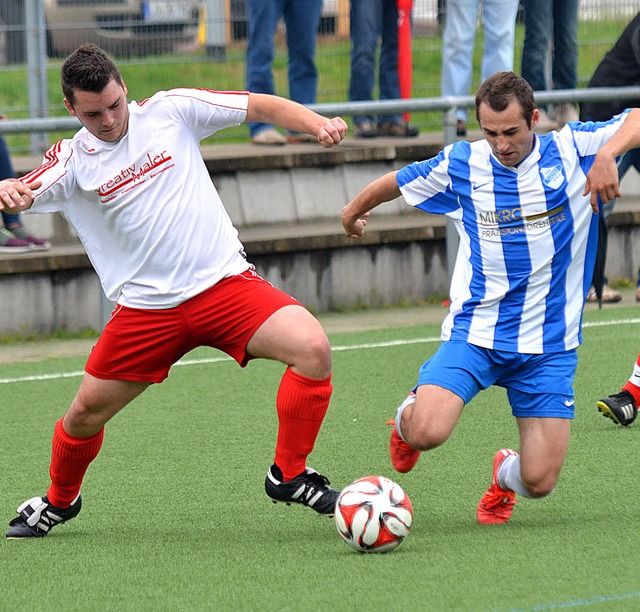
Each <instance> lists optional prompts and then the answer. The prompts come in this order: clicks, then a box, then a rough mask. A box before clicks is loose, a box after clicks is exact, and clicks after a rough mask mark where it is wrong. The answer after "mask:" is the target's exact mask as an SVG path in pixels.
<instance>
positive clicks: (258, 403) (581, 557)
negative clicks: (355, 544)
mask: <svg viewBox="0 0 640 612" xmlns="http://www.w3.org/2000/svg"><path fill="white" fill-rule="evenodd" d="M637 312H638V310H637V308H634V307H629V308H620V309H616V310H610V311H600V312H590V313H587V315H586V317H585V318H586V320H587V324H588V325H587V327H586V328H585V330H584V338H585V344H584V345H583V346H582V347H581V348H580V364H579V367H578V373H577V378H576V383H575V389H576V420H575V422H574V425H573V431H572V441H571V446H570V449H569V453H568V456H567V460H566V464H565V468H564V471H563V473H562V475H561V478H560V482H559V484H558V487H557V489H556V491H555V493H554V494H553V495H551V496H550V497H548V498H545V499H542V500H527V499H524V500H519V502H518V504H517V505H516V508H515V511H514V514H513V517H512V519H511V520H510V522H509V523H508V524H507V525H496V526H479V525H478V524H477V523H476V519H475V508H476V505H477V502H478V500H479V498H480V496H481V495H482V493H483V492H484V490H485V489H486V488H487V486H488V485H489V481H490V477H491V463H492V458H493V454H494V452H495V451H496V450H497V449H499V448H502V447H505V446H511V447H514V448H517V446H518V436H517V428H516V423H515V419H514V418H513V417H512V416H511V415H510V410H509V407H508V404H507V401H506V394H505V392H504V390H502V389H497V388H493V389H489V390H487V391H485V392H483V393H481V394H480V395H479V396H478V397H477V398H476V399H475V400H474V401H473V402H472V403H471V404H470V405H469V406H468V407H467V408H466V409H465V412H464V413H463V415H462V418H461V421H460V423H459V426H458V428H457V429H456V431H455V432H454V434H453V436H452V437H451V439H450V440H449V441H448V442H447V443H446V444H445V445H443V446H442V447H440V448H438V449H436V450H434V451H431V452H429V453H425V454H424V455H423V456H422V457H421V459H420V462H419V463H418V465H417V466H416V468H415V469H414V470H413V471H412V472H411V473H409V474H406V475H401V474H397V473H395V472H394V471H393V470H392V468H391V466H390V463H389V459H388V436H389V427H388V426H387V425H385V421H386V419H387V418H388V417H390V416H392V415H393V414H394V413H395V406H396V405H397V404H398V403H399V402H400V401H401V400H402V399H403V398H404V396H405V394H406V392H407V391H408V390H409V388H410V387H411V386H412V385H413V383H414V382H415V378H416V375H417V371H418V368H419V366H420V365H421V364H422V362H423V361H424V360H425V359H426V358H428V356H429V355H431V354H432V353H433V351H435V349H436V348H437V345H438V343H437V342H436V341H434V340H433V339H434V338H435V337H437V336H438V327H437V326H421V327H405V328H396V329H386V330H377V331H369V332H359V333H341V334H335V335H332V337H331V340H332V344H333V346H334V378H333V383H334V396H333V399H332V403H331V407H330V409H329V412H328V415H327V418H326V420H325V423H324V425H323V428H322V431H321V433H320V437H319V440H318V443H317V445H316V449H315V451H314V452H313V454H312V456H311V458H310V461H309V464H310V465H311V466H313V467H315V468H316V469H318V470H319V471H321V472H322V473H324V474H326V475H327V476H328V477H329V478H330V479H331V481H332V484H333V485H335V486H337V487H341V486H344V485H346V484H347V483H348V482H350V481H351V480H354V479H356V478H358V477H361V476H365V475H368V474H378V475H383V476H388V477H391V478H393V479H394V480H396V481H397V482H398V483H400V484H401V486H402V487H403V488H404V489H405V491H406V492H407V494H408V495H409V496H410V498H411V501H412V503H413V507H414V523H413V527H412V530H411V533H410V534H409V536H408V538H407V539H406V541H405V542H404V543H403V544H402V545H401V546H400V547H399V548H398V549H397V550H395V551H393V552H391V553H388V554H384V555H361V554H358V553H356V552H354V551H353V550H352V549H351V548H349V547H348V546H347V545H346V544H344V543H343V542H342V540H341V539H340V537H339V536H338V534H337V532H336V529H335V525H334V523H333V519H329V518H324V517H319V516H317V515H316V514H315V513H314V512H313V511H311V510H309V509H307V508H302V507H299V506H292V507H288V506H286V505H283V504H277V505H274V504H272V503H271V502H270V501H269V499H268V498H267V497H266V496H265V495H264V491H263V482H264V475H265V473H266V470H267V468H268V467H269V465H270V463H271V461H272V457H273V449H274V445H275V436H276V427H277V419H276V413H275V408H274V397H275V393H276V389H277V386H278V382H279V379H280V376H281V373H282V366H280V365H279V364H277V363H272V362H266V361H256V362H252V363H251V364H250V365H249V366H248V367H247V368H246V369H245V370H242V369H240V368H239V367H238V366H237V365H236V364H235V362H232V361H229V360H225V359H217V358H221V357H223V355H222V354H221V353H217V352H215V351H212V350H207V349H199V350H197V351H194V353H192V354H190V355H189V356H188V359H189V361H188V363H186V364H184V365H180V366H176V367H174V369H173V370H172V373H171V376H170V377H169V379H168V380H167V381H165V382H164V383H162V384H161V385H157V386H154V387H152V388H151V389H149V390H148V391H147V392H146V393H144V394H143V395H142V396H141V397H139V398H138V399H137V400H135V402H134V403H132V404H131V405H130V406H129V407H127V408H126V409H125V410H124V411H123V412H122V413H120V414H119V415H117V416H116V417H115V418H114V419H113V420H112V421H111V422H110V423H109V424H108V425H107V428H106V436H105V442H104V446H103V448H102V452H101V453H100V455H99V456H98V458H97V459H96V461H95V462H94V463H93V464H92V465H91V467H90V468H89V472H88V474H87V477H86V480H85V485H84V487H83V499H84V508H83V510H82V513H81V514H80V515H79V517H78V518H77V519H75V520H73V521H72V522H69V523H68V524H65V525H61V526H59V527H57V528H56V529H55V530H54V531H53V532H52V533H51V535H50V536H48V537H47V538H45V539H41V540H40V539H39V540H29V541H6V540H5V541H1V542H0V548H1V550H0V560H1V561H0V563H1V565H2V568H1V571H0V594H1V595H0V610H3V611H4V610H7V611H17V610H29V611H31V612H37V611H39V610H42V611H44V610H47V611H49V610H65V611H69V612H71V611H76V610H77V611H86V610H92V611H102V610H123V611H125V610H154V611H155V610H167V611H169V610H261V611H262V610H292V611H296V610H301V611H305V610H309V611H318V610H319V611H323V610H360V609H362V610H385V611H388V610H473V611H475V610H499V611H507V610H548V609H553V608H561V607H578V608H581V607H587V606H588V607H589V609H593V610H599V609H606V610H609V609H615V610H637V609H638V607H639V606H640V580H639V579H638V567H640V546H638V543H639V542H640V526H639V525H640V522H639V521H638V520H637V517H636V514H637V506H638V500H639V490H638V477H637V469H638V465H640V422H638V423H635V424H634V425H633V426H631V427H629V428H627V429H623V428H620V427H616V426H614V425H613V423H612V422H611V421H609V420H606V419H604V418H603V417H602V416H601V415H600V414H599V413H598V412H597V410H596V408H595V401H596V400H597V399H599V398H600V397H602V396H604V395H608V394H609V393H613V392H615V391H617V390H618V389H619V387H620V386H621V385H622V384H623V383H624V382H625V381H626V379H627V378H628V376H629V374H630V372H631V368H632V365H633V362H634V360H635V358H636V356H637V353H638V350H639V347H638V341H637V339H638V336H639V335H638V329H639V320H638V319H635V315H636V313H637ZM346 316H348V315H346ZM629 319H633V321H634V322H629V321H628V320H629ZM595 323H598V325H597V326H595V325H594V324H595ZM416 339H418V340H420V339H424V341H417V342H416V341H415V340H416ZM394 341H403V342H404V344H402V342H401V343H400V344H397V345H391V346H389V344H390V343H393V342H394ZM410 341H412V342H410ZM363 345H364V346H363ZM83 361H84V360H83V359H81V358H74V359H47V360H43V361H41V362H31V363H16V364H12V365H11V366H6V365H2V366H0V389H1V390H2V397H3V401H2V404H1V407H0V412H1V415H2V417H1V422H2V429H1V430H0V431H1V432H0V465H1V466H2V469H1V470H0V491H1V496H0V517H3V518H2V521H3V522H4V524H5V525H6V522H7V521H8V520H9V519H10V518H11V517H12V516H14V515H15V514H14V512H15V508H16V507H17V505H18V504H19V503H21V502H22V501H23V500H24V499H27V498H29V497H31V496H33V495H42V494H44V492H45V491H46V488H47V486H48V462H49V452H50V440H51V431H52V427H53V424H54V422H55V421H56V420H57V419H58V418H59V417H60V415H61V414H62V413H63V412H64V410H65V409H66V406H67V404H68V403H69V401H70V400H71V399H72V397H73V395H74V393H75V390H76V388H77V386H78V384H79V381H80V378H79V375H78V374H77V372H79V371H81V370H82V365H83ZM203 361H204V362H203ZM63 373H70V376H69V377H66V378H62V377H61V376H60V375H61V374H63ZM74 373H76V374H74ZM35 375H50V378H49V379H47V380H39V381H38V380H32V379H31V378H30V377H33V376H35ZM24 377H28V378H27V379H24ZM6 379H13V380H16V379H17V380H16V382H5V380H6Z"/></svg>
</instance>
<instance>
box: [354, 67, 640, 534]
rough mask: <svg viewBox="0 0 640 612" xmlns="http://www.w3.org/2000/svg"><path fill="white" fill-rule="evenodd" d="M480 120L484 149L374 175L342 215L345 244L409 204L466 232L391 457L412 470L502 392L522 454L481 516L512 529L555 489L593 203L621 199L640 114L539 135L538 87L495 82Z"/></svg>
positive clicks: (495, 481)
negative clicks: (620, 161)
mask: <svg viewBox="0 0 640 612" xmlns="http://www.w3.org/2000/svg"><path fill="white" fill-rule="evenodd" d="M476 116H477V119H478V122H479V124H480V127H481V129H482V132H483V134H484V139H483V140H480V141H477V142H472V143H469V142H465V141H459V142H456V143H454V144H452V145H450V146H447V147H445V148H444V150H443V151H442V152H441V153H440V154H439V155H437V156H436V157H434V158H432V159H429V160H426V161H421V162H416V163H414V164H411V165H410V166H407V167H405V168H403V169H401V170H399V171H397V172H390V173H389V174H387V175H385V176H383V177H381V178H379V179H378V180H376V181H374V182H373V183H371V184H370V185H368V186H367V187H365V188H364V189H363V190H362V191H361V192H360V194H358V195H357V196H356V197H355V198H354V199H353V200H352V201H351V202H349V203H348V204H347V206H345V208H344V209H343V212H342V223H343V226H344V230H345V233H346V235H347V236H350V237H360V236H362V235H363V234H364V231H365V226H366V223H367V217H368V216H369V214H370V211H371V210H372V209H373V208H375V207H376V206H378V205H379V204H381V203H383V202H386V201H389V200H393V199H395V198H397V197H399V196H400V195H402V196H403V197H404V199H405V200H406V202H407V204H409V205H410V206H413V207H416V208H420V209H422V210H424V211H425V212H428V213H433V214H443V215H446V216H447V217H449V218H450V219H452V220H453V222H454V224H455V226H456V228H457V231H458V234H459V237H460V245H459V250H458V256H457V259H456V265H455V269H454V273H453V278H452V282H451V291H450V294H451V309H450V312H449V314H448V316H447V318H446V320H445V321H444V323H443V326H442V339H443V341H444V342H443V343H442V344H441V345H440V347H439V349H438V351H437V352H436V354H435V355H434V356H433V357H432V358H431V359H430V360H428V361H427V362H426V363H425V364H424V365H423V366H422V368H421V369H420V374H419V377H418V382H417V384H416V387H415V389H414V391H412V393H411V394H410V395H409V396H408V397H407V399H406V400H405V401H404V402H403V403H402V405H401V406H400V408H399V409H398V412H397V415H396V420H395V426H394V429H393V432H392V435H391V442H390V450H391V459H392V463H393V465H394V467H395V468H396V470H398V471H400V472H408V471H409V470H411V469H412V468H413V467H414V465H415V464H416V462H417V461H418V458H419V456H420V452H421V451H424V450H429V449H432V448H435V447H437V446H439V445H440V444H442V443H443V442H445V441H446V440H447V439H448V437H449V436H450V435H451V433H452V432H453V429H454V428H455V426H456V423H457V422H458V419H459V417H460V415H461V413H462V410H463V408H464V406H465V405H466V404H467V403H469V402H470V401H471V399H473V397H475V395H476V394H477V393H478V392H479V391H481V390H483V389H485V388H487V387H489V386H492V385H497V386H501V387H504V388H505V389H506V390H507V396H508V399H509V403H510V405H511V411H512V414H513V415H514V416H515V417H516V419H517V422H518V427H519V431H520V453H516V452H515V451H513V450H511V449H502V450H500V451H498V452H497V453H496V454H495V456H494V462H493V478H492V483H491V486H490V487H489V489H488V490H487V492H486V493H485V494H484V495H483V497H482V499H481V500H480V503H479V505H478V510H477V518H478V521H479V522H480V523H482V524H490V523H505V522H507V521H508V520H509V518H510V516H511V513H512V511H513V507H514V505H515V499H516V493H517V494H520V495H522V496H524V497H531V498H536V497H544V496H546V495H549V494H550V493H551V492H552V491H553V489H554V488H555V486H556V482H557V480H558V476H559V474H560V470H561V468H562V465H563V463H564V458H565V455H566V452H567V448H568V444H569V434H570V424H571V419H572V418H573V416H574V392H573V379H574V376H575V370H576V365H577V356H576V348H577V346H578V345H579V344H580V343H581V340H582V338H581V322H582V310H583V306H584V300H585V296H586V293H587V290H588V289H589V286H590V283H591V277H592V273H593V266H594V260H595V250H596V242H597V231H598V216H597V213H598V198H601V200H602V201H604V202H607V201H609V200H611V199H613V198H614V197H616V196H618V195H619V188H618V174H617V169H616V164H615V160H616V157H617V156H619V155H620V154H622V153H624V152H625V151H627V150H629V149H632V148H635V147H638V146H640V110H638V109H633V110H627V111H625V112H624V113H621V114H620V115H617V116H616V117H613V118H612V119H611V120H610V121H607V122H600V123H570V124H567V125H566V126H565V127H564V128H563V129H562V130H561V131H560V132H551V133H550V134H547V135H545V136H539V135H536V134H534V132H533V128H534V127H535V126H536V124H537V122H538V119H539V117H540V114H539V111H538V109H537V108H536V106H535V101H534V96H533V91H532V90H531V87H530V86H529V85H528V83H527V82H526V81H525V80H524V79H522V78H521V77H519V76H518V75H516V74H515V73H513V72H499V73H496V74H494V75H493V76H492V77H490V78H488V79H487V80H486V81H485V82H484V83H483V84H482V85H481V87H480V89H479V90H478V92H477V94H476ZM623 125H624V129H621V127H622V126H623Z"/></svg>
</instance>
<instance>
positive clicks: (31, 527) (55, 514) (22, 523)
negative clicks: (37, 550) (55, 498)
mask: <svg viewBox="0 0 640 612" xmlns="http://www.w3.org/2000/svg"><path fill="white" fill-rule="evenodd" d="M81 508H82V497H80V496H79V495H78V497H76V499H75V500H74V501H73V503H72V504H71V505H70V506H69V507H68V508H58V507H56V506H54V505H52V504H50V503H49V500H48V499H47V498H46V497H32V498H31V499H28V500H27V501H26V502H24V504H22V505H21V506H20V507H19V508H18V510H17V511H16V512H17V513H18V514H19V515H20V516H18V517H16V518H14V519H13V520H12V521H11V522H10V523H9V530H8V531H7V533H6V537H7V539H9V540H21V539H23V538H44V536H46V535H47V534H48V533H49V531H50V530H51V529H52V528H53V527H55V526H56V525H60V524H62V523H66V522H67V521H70V520H71V519H72V518H75V517H76V516H78V514H80V509H81Z"/></svg>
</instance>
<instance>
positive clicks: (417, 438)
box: [402, 426, 448, 451]
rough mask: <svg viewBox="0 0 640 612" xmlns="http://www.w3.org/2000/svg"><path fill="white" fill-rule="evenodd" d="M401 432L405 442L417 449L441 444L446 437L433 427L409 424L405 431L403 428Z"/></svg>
mask: <svg viewBox="0 0 640 612" xmlns="http://www.w3.org/2000/svg"><path fill="white" fill-rule="evenodd" d="M402 434H403V436H404V439H405V441H406V442H407V444H409V446H411V448H415V449H416V450H419V451H426V450H431V449H433V448H436V447H438V446H440V445H441V444H443V443H444V442H445V441H446V440H447V437H448V436H446V435H443V434H442V433H440V432H438V431H435V430H433V429H429V428H426V427H420V426H418V427H416V426H409V427H407V431H404V430H403V432H402Z"/></svg>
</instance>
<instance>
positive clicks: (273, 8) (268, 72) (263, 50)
mask: <svg viewBox="0 0 640 612" xmlns="http://www.w3.org/2000/svg"><path fill="white" fill-rule="evenodd" d="M283 4H284V0H269V1H268V2H265V1H264V0H247V4H246V8H247V18H248V22H249V36H248V41H247V57H246V83H247V89H248V90H249V91H251V92H253V93H266V94H274V93H275V85H274V81H273V72H272V64H273V56H274V52H275V41H274V38H275V33H276V26H277V24H278V19H279V18H280V15H281V14H282V9H283ZM268 127H271V126H269V125H266V124H264V123H254V122H252V123H249V131H250V132H251V136H254V135H255V134H257V133H258V132H260V131H261V130H264V129H266V128H268Z"/></svg>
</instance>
